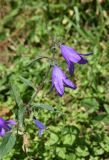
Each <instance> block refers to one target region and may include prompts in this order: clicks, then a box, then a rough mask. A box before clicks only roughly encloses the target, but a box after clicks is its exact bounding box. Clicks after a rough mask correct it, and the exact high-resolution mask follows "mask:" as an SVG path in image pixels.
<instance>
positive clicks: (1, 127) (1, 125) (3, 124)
mask: <svg viewBox="0 0 109 160" xmlns="http://www.w3.org/2000/svg"><path fill="white" fill-rule="evenodd" d="M13 125H16V122H15V121H14V120H8V121H6V120H4V119H3V118H0V136H1V137H3V136H5V134H6V132H9V131H11V129H12V128H11V126H13Z"/></svg>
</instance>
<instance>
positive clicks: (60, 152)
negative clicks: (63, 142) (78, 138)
mask: <svg viewBox="0 0 109 160" xmlns="http://www.w3.org/2000/svg"><path fill="white" fill-rule="evenodd" d="M56 152H57V154H58V156H59V157H60V158H62V159H65V156H66V154H65V153H66V148H65V147H63V148H62V147H57V148H56Z"/></svg>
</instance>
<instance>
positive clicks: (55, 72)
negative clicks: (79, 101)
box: [52, 66, 66, 96]
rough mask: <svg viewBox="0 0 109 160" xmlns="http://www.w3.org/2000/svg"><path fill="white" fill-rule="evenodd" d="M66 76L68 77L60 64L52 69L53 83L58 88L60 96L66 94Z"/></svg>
mask: <svg viewBox="0 0 109 160" xmlns="http://www.w3.org/2000/svg"><path fill="white" fill-rule="evenodd" d="M64 78H66V76H65V74H64V72H63V71H62V70H61V69H60V68H59V67H58V66H54V67H53V69H52V85H53V86H54V87H55V88H56V90H57V92H58V94H59V95H60V96H62V95H63V94H64V85H63V79H64Z"/></svg>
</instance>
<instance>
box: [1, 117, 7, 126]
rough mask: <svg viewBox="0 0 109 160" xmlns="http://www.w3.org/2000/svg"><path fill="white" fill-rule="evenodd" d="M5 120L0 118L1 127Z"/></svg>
mask: <svg viewBox="0 0 109 160" xmlns="http://www.w3.org/2000/svg"><path fill="white" fill-rule="evenodd" d="M5 123H6V121H5V120H4V119H3V118H0V126H1V127H3V126H4V125H5Z"/></svg>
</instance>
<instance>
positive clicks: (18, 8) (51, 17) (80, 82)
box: [0, 0, 109, 160]
mask: <svg viewBox="0 0 109 160" xmlns="http://www.w3.org/2000/svg"><path fill="white" fill-rule="evenodd" d="M52 37H58V38H59V39H61V40H62V42H63V43H65V44H66V45H69V46H72V47H74V48H75V49H76V50H77V51H78V52H80V53H87V52H93V53H94V54H93V55H92V56H90V57H88V60H89V63H88V64H86V65H78V64H77V65H76V67H75V76H73V77H72V80H73V81H74V82H75V83H76V85H77V90H75V91H72V90H71V89H67V88H66V89H65V94H64V96H63V97H62V98H60V97H59V96H57V95H56V92H55V91H53V92H51V93H50V94H49V95H48V96H47V95H46V93H47V92H48V90H49V89H50V87H51V72H49V75H48V76H47V79H46V81H45V83H44V84H43V85H42V82H43V81H44V80H45V79H44V76H45V74H46V72H47V71H48V69H49V63H48V61H47V60H45V59H43V60H41V61H38V62H35V63H34V64H33V65H31V66H27V64H28V63H29V62H30V61H31V60H33V59H35V58H36V57H38V56H41V55H46V56H52V55H51V46H52ZM56 54H57V55H56V56H57V60H58V61H59V62H60V66H61V67H62V68H63V69H64V70H66V63H65V61H62V57H61V54H60V51H59V50H57V52H56ZM19 76H23V77H25V78H26V79H29V80H31V81H32V82H33V84H36V88H37V87H38V86H41V88H39V92H38V94H37V96H36V97H35V103H36V104H37V103H40V104H47V105H50V106H52V107H54V109H55V110H59V111H61V112H53V111H50V110H43V109H37V110H35V112H34V115H35V116H36V117H37V118H38V119H39V120H40V121H41V122H43V123H44V124H45V125H46V126H47V127H48V130H46V131H45V132H44V135H43V136H42V138H39V137H38V129H37V127H36V126H35V125H34V123H33V122H32V120H31V117H30V119H28V117H27V119H25V122H26V123H25V127H26V129H25V132H21V133H19V137H18V138H17V143H16V145H15V147H14V149H12V151H11V152H10V153H9V154H8V155H6V156H5V157H4V160H18V159H19V160H32V159H33V160H63V159H64V160H109V87H108V86H109V1H108V0H81V1H80V0H70V1H69V0H63V1H61V0H43V1H40V0H0V117H4V118H7V119H8V118H14V114H13V112H14V111H15V106H16V105H15V102H14V99H13V97H12V96H11V93H10V82H9V81H10V77H13V79H14V83H15V84H16V86H17V87H18V89H19V91H20V93H21V97H22V99H23V102H24V103H25V104H26V103H27V102H28V100H29V99H30V96H31V95H32V91H33V89H32V88H31V87H29V86H26V85H25V84H24V83H22V81H21V79H20V78H19ZM0 141H1V142H2V138H1V139H0Z"/></svg>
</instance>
